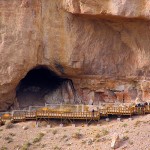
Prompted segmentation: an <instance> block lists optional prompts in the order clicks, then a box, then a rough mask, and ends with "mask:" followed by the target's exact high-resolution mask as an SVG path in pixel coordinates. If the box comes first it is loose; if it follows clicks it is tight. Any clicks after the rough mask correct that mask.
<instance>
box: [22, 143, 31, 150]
mask: <svg viewBox="0 0 150 150" xmlns="http://www.w3.org/2000/svg"><path fill="white" fill-rule="evenodd" d="M30 145H31V143H29V142H27V143H24V144H23V146H22V148H21V150H28V149H29V147H30Z"/></svg>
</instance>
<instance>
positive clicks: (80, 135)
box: [72, 132, 82, 139]
mask: <svg viewBox="0 0 150 150" xmlns="http://www.w3.org/2000/svg"><path fill="white" fill-rule="evenodd" d="M72 137H73V138H75V139H80V138H81V137H82V134H81V133H79V132H77V133H74V134H73V135H72Z"/></svg>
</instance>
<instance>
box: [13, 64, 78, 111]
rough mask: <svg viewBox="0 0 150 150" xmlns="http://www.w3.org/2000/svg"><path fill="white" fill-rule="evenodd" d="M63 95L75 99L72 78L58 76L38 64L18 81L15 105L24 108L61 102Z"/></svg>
mask: <svg viewBox="0 0 150 150" xmlns="http://www.w3.org/2000/svg"><path fill="white" fill-rule="evenodd" d="M69 89H70V91H69ZM64 95H67V97H69V98H73V99H75V88H74V85H73V82H72V80H71V79H68V78H62V77H60V76H58V75H57V74H56V73H55V72H53V71H51V70H50V69H49V68H47V67H45V66H39V67H36V68H34V69H32V70H30V71H29V72H28V73H27V74H26V76H25V77H24V78H23V79H22V80H21V81H20V83H19V85H18V87H17V90H16V98H17V107H18V108H19V109H25V108H28V107H29V106H44V105H45V103H53V102H56V103H62V102H63V100H64V97H65V96H64ZM45 96H47V97H46V98H45ZM47 101H48V102H47Z"/></svg>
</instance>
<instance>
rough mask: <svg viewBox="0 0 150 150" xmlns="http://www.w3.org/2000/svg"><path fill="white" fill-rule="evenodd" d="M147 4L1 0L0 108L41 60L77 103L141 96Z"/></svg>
mask: <svg viewBox="0 0 150 150" xmlns="http://www.w3.org/2000/svg"><path fill="white" fill-rule="evenodd" d="M149 8H150V2H149V1H148V0H131V1H129V0H120V1H115V0H106V1H103V0H92V1H91V0H7V1H6V0H1V1H0V58H1V59H0V107H1V108H0V109H1V110H5V109H8V108H9V107H10V106H11V105H13V103H14V102H15V100H16V88H17V87H18V85H19V83H20V81H21V80H22V79H23V78H24V77H25V76H26V74H27V73H28V72H29V71H30V70H32V69H33V68H35V67H37V66H41V65H43V66H46V67H48V68H49V69H50V70H52V71H53V72H55V73H56V74H58V75H59V76H60V77H63V78H67V79H71V80H72V81H73V84H74V87H75V90H76V97H77V99H80V101H82V102H84V103H88V102H89V101H94V103H95V104H98V103H99V102H115V101H120V102H134V101H135V99H139V100H145V101H147V100H149V98H150V83H149V81H150V80H149V79H150V67H149V66H150V59H149V58H150V22H149V19H150V12H149ZM57 91H58V90H57ZM69 93H72V91H71V92H69ZM48 95H52V94H50V93H49V94H47V96H48ZM65 97H66V96H65Z"/></svg>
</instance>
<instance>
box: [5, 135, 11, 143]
mask: <svg viewBox="0 0 150 150" xmlns="http://www.w3.org/2000/svg"><path fill="white" fill-rule="evenodd" d="M4 139H5V141H7V143H11V142H13V139H12V137H10V136H7V137H5V138H4Z"/></svg>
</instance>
